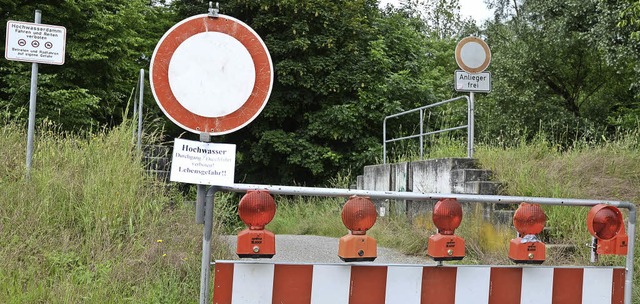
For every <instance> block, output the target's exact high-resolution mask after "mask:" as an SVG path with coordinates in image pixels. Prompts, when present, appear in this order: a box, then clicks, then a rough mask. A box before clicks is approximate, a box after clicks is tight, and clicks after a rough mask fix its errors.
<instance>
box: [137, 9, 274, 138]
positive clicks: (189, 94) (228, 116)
mask: <svg viewBox="0 0 640 304" xmlns="http://www.w3.org/2000/svg"><path fill="white" fill-rule="evenodd" d="M218 16H219V17H217V18H213V17H209V16H208V15H207V14H202V15H196V16H192V17H189V18H187V19H184V20H182V21H180V22H178V23H177V24H176V25H174V26H173V27H172V28H170V29H169V30H168V31H167V32H166V33H165V34H164V36H162V38H160V41H159V42H158V44H157V45H156V49H155V50H154V51H153V56H152V57H151V68H150V71H149V78H150V84H151V91H152V92H153V97H154V98H155V100H156V102H157V103H158V106H160V109H162V111H163V112H164V114H165V115H167V117H168V118H169V119H171V121H173V122H174V123H176V124H177V125H178V126H180V127H182V128H183V129H185V130H187V131H190V132H193V133H197V134H200V133H210V134H211V135H223V134H227V133H231V132H234V131H236V130H238V129H240V128H242V127H244V126H246V125H247V124H249V123H250V122H251V121H253V120H254V119H255V118H256V117H257V116H258V115H259V114H260V112H261V111H262V109H263V108H264V106H265V105H266V104H267V100H268V99H269V95H271V88H272V87H273V63H272V62H271V56H270V55H269V50H267V47H266V45H265V44H264V42H263V41H262V39H261V38H260V36H258V34H257V33H256V32H255V31H254V30H253V29H251V28H250V27H249V26H248V25H246V24H244V23H243V22H242V21H240V20H238V19H235V18H233V17H229V16H225V15H221V14H219V15H218Z"/></svg>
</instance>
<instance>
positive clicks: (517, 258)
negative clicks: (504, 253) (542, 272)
mask: <svg viewBox="0 0 640 304" xmlns="http://www.w3.org/2000/svg"><path fill="white" fill-rule="evenodd" d="M546 223H547V216H546V215H545V214H544V210H542V207H540V205H539V204H529V203H521V204H520V206H519V207H518V209H517V210H516V213H515V214H514V215H513V226H515V228H516V230H517V231H518V237H517V238H515V239H512V240H511V244H510V245H509V259H511V260H512V261H514V262H516V263H526V264H542V262H544V260H545V257H546V246H545V244H544V243H543V242H542V241H540V240H539V239H538V237H537V236H536V234H539V233H540V232H542V230H543V229H544V225H545V224H546Z"/></svg>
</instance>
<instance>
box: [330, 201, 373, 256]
mask: <svg viewBox="0 0 640 304" xmlns="http://www.w3.org/2000/svg"><path fill="white" fill-rule="evenodd" d="M376 217H377V214H376V207H375V206H374V205H373V202H371V200H370V199H369V198H368V197H359V196H352V197H351V198H349V200H348V201H347V202H346V203H345V204H344V207H342V223H344V225H345V226H346V227H347V229H349V234H348V235H345V236H343V237H341V238H340V244H339V246H338V256H339V257H340V259H342V260H343V261H345V262H358V261H373V260H375V259H376V257H377V256H378V253H377V248H378V247H377V243H376V240H375V239H374V238H372V237H370V236H368V235H367V230H369V229H371V227H373V225H374V224H375V223H376Z"/></svg>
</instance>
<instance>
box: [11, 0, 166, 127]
mask: <svg viewBox="0 0 640 304" xmlns="http://www.w3.org/2000/svg"><path fill="white" fill-rule="evenodd" d="M2 8H3V10H2V11H0V15H1V16H3V17H5V18H7V19H11V20H20V21H26V22H32V20H33V14H34V11H35V10H36V9H39V10H41V11H42V23H45V24H54V25H61V26H64V27H66V29H67V36H66V60H65V64H64V65H62V66H52V65H40V68H39V70H40V73H39V74H40V78H39V85H38V101H39V102H38V110H37V112H38V115H37V117H38V118H39V119H44V118H47V119H49V120H51V121H53V122H55V123H58V124H59V125H61V127H62V128H63V129H66V130H77V129H83V128H88V127H90V126H101V125H104V124H111V125H113V124H116V123H118V122H120V121H121V120H122V114H123V113H124V111H125V107H126V105H127V100H128V98H129V96H130V93H131V89H132V88H133V87H134V86H135V83H136V79H137V75H138V72H137V71H138V70H139V69H140V68H144V67H146V66H147V65H148V58H149V57H150V55H151V54H150V51H149V50H150V49H151V50H152V49H153V45H155V42H157V39H158V37H160V35H161V34H162V32H156V31H154V29H155V28H158V27H164V26H158V25H157V24H165V23H167V22H171V20H167V19H168V18H166V17H167V16H169V13H168V11H166V10H165V8H164V7H163V6H162V5H161V3H157V2H154V3H150V2H149V1H143V0H133V1H128V0H127V1H125V0H115V1H101V0H77V1H64V2H60V1H40V3H39V4H37V5H35V4H33V3H32V2H31V1H4V3H3V4H2ZM5 27H6V23H4V22H3V23H2V24H0V30H1V31H5ZM29 77H30V65H29V64H26V63H22V62H7V63H6V64H4V63H3V65H2V67H1V68H0V109H2V110H3V111H5V112H7V113H8V116H10V117H11V118H13V119H22V120H24V119H26V116H27V113H28V110H27V107H28V100H29V85H28V84H29Z"/></svg>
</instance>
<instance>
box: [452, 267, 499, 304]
mask: <svg viewBox="0 0 640 304" xmlns="http://www.w3.org/2000/svg"><path fill="white" fill-rule="evenodd" d="M490 275H491V267H462V268H458V273H457V279H456V285H455V286H456V304H476V303H487V301H489V288H487V287H489V286H490V281H489V278H490Z"/></svg>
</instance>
